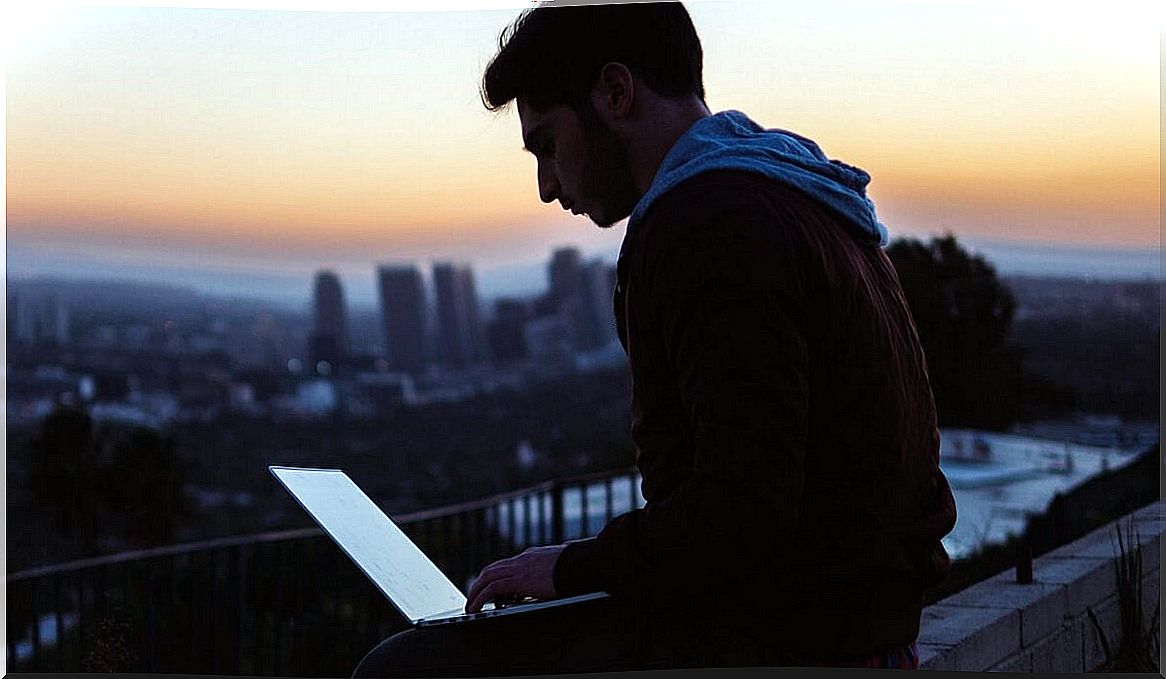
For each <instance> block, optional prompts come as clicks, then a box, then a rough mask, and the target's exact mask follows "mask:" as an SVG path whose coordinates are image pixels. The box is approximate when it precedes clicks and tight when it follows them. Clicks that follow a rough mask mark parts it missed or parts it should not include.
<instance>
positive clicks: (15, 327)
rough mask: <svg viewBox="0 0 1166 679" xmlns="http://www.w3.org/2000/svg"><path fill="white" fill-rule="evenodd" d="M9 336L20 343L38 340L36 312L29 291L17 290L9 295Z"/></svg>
mask: <svg viewBox="0 0 1166 679" xmlns="http://www.w3.org/2000/svg"><path fill="white" fill-rule="evenodd" d="M8 312H9V318H8V333H9V334H8V336H9V337H10V338H12V339H13V340H14V341H16V342H17V343H20V344H32V343H33V342H36V332H37V327H36V326H37V323H36V313H35V309H34V307H33V305H32V300H31V299H30V298H29V295H28V293H27V292H25V291H23V290H16V291H13V292H12V293H11V295H9V307H8Z"/></svg>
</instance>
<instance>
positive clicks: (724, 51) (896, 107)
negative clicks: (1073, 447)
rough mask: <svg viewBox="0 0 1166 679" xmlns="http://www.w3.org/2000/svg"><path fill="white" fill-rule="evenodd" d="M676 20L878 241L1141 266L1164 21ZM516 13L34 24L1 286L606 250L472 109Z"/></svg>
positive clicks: (505, 119)
mask: <svg viewBox="0 0 1166 679" xmlns="http://www.w3.org/2000/svg"><path fill="white" fill-rule="evenodd" d="M685 4H686V6H687V7H688V9H689V12H690V14H691V15H692V17H693V21H694V23H695V24H696V27H697V31H698V33H699V35H700V37H701V40H702V42H703V46H704V52H705V85H706V89H707V94H708V96H707V100H708V104H709V106H710V108H711V109H712V110H713V111H720V110H725V109H738V110H741V111H744V112H745V113H747V114H748V115H750V116H751V117H752V118H753V119H754V120H756V121H758V122H759V123H761V124H762V125H764V126H767V127H780V128H785V129H790V130H793V131H796V132H799V133H800V134H803V135H806V136H809V137H811V138H813V139H815V140H816V141H817V142H818V143H819V144H820V145H821V146H822V148H823V150H824V151H825V152H826V153H827V155H829V156H830V157H832V158H838V159H840V160H844V161H846V162H848V163H851V164H854V165H858V166H859V167H862V168H864V169H866V170H867V171H868V172H870V173H871V175H872V176H873V181H872V183H871V185H870V188H869V191H870V195H871V197H872V198H873V199H874V200H875V203H876V205H877V208H878V211H879V214H880V217H881V218H882V220H883V222H884V223H886V224H887V225H888V227H889V228H890V231H891V235H892V237H895V236H904V235H912V236H928V235H931V234H935V233H939V232H942V231H947V230H950V231H952V232H954V233H955V234H956V235H957V236H958V237H960V238H961V239H965V240H967V241H969V242H972V243H977V242H981V243H1008V242H1016V243H1018V244H1026V245H1025V247H1028V248H1032V247H1034V246H1039V245H1053V246H1074V247H1088V248H1139V249H1141V250H1142V251H1143V255H1145V253H1147V252H1149V251H1150V250H1153V249H1155V248H1157V247H1158V245H1159V240H1160V236H1159V200H1160V197H1159V185H1160V174H1159V168H1160V153H1159V117H1160V114H1159V71H1160V58H1161V57H1160V55H1161V53H1160V50H1159V45H1160V36H1161V33H1160V31H1161V26H1160V24H1159V22H1158V19H1159V17H1158V15H1156V14H1151V13H1149V10H1147V9H1142V8H1141V7H1142V6H1141V5H1138V4H1132V3H1125V4H1123V3H1120V2H1118V3H1088V4H1078V5H1067V6H1065V7H1067V8H1068V9H1065V10H1060V11H1053V9H1052V8H1050V6H1048V5H1043V4H1035V5H1031V6H1030V5H1026V6H1025V7H1010V6H1009V5H1008V4H1007V3H1002V2H979V3H951V2H947V3H922V2H898V3H871V2H864V3H856V2H850V3H844V2H827V1H823V0H815V1H814V2H809V1H804V2H792V1H767V2H728V1H710V0H697V1H694V2H686V3H685ZM1013 4H1017V5H1019V4H1021V3H1013ZM524 6H526V5H525V4H522V3H513V4H512V6H511V7H510V8H503V9H493V10H489V11H479V10H474V11H466V10H462V11H442V12H423V13H422V12H415V11H394V12H379V13H369V12H320V11H310V12H309V11H280V10H245V9H234V10H232V9H198V8H182V7H156V8H152V9H149V8H139V7H106V8H95V7H77V8H73V9H70V10H67V11H64V12H62V13H60V14H58V15H56V16H55V17H52V18H51V19H47V20H45V21H43V22H42V23H41V24H40V25H38V26H37V27H36V29H35V30H31V31H30V32H28V33H27V35H24V36H23V37H22V39H20V40H18V41H17V42H15V43H14V44H12V45H10V47H9V52H8V55H7V90H6V93H7V99H6V106H7V125H6V133H7V137H6V180H7V187H6V190H7V194H6V197H7V210H6V216H7V271H8V275H9V277H10V278H11V277H20V276H28V275H33V274H36V273H45V272H49V273H61V272H72V273H75V274H77V275H81V274H84V273H94V274H97V273H101V272H109V271H127V272H132V271H138V272H153V273H152V274H150V275H154V276H162V275H165V272H166V271H172V272H174V274H173V275H174V277H175V278H176V279H183V280H186V279H189V280H192V281H193V280H196V279H197V277H198V275H199V274H200V273H201V274H202V275H204V276H205V277H207V278H212V277H213V278H216V279H218V280H219V281H220V282H221V281H222V280H224V279H229V278H230V277H231V276H236V277H238V278H237V280H239V281H245V280H254V278H255V276H264V275H267V276H268V277H269V278H270V279H271V280H275V278H278V277H283V279H285V280H292V279H294V280H297V281H302V289H303V294H304V295H306V294H307V291H308V290H309V288H310V276H311V274H312V272H314V271H315V270H316V269H319V268H324V267H329V268H333V269H336V270H337V271H339V272H340V273H341V275H342V277H344V276H348V277H351V278H352V280H354V281H355V280H364V281H367V284H368V285H371V279H372V271H373V268H374V267H375V265H376V264H377V263H379V262H386V261H399V260H418V261H420V262H425V261H429V260H433V259H442V258H453V259H459V260H467V261H471V262H473V263H474V264H475V266H477V267H478V268H479V269H482V268H490V267H506V266H512V267H513V266H518V265H523V264H525V263H529V262H539V261H542V260H544V259H545V258H546V257H547V255H548V253H549V251H550V249H551V248H553V247H557V246H563V245H576V246H579V247H580V248H582V249H583V250H584V252H585V253H593V252H594V253H599V252H610V251H613V250H614V249H616V248H618V246H619V242H620V240H621V238H622V236H623V231H624V230H623V225H622V224H621V225H618V226H616V227H615V228H612V229H609V230H606V231H601V230H600V229H598V228H596V227H595V226H594V225H592V224H591V223H590V222H589V221H587V220H586V219H585V218H583V217H573V216H571V215H570V214H569V213H566V212H564V211H562V210H561V208H560V207H559V206H558V205H557V204H554V205H544V204H542V203H541V202H540V201H539V200H538V194H537V190H536V187H535V181H534V170H535V166H534V160H533V158H532V157H530V156H529V155H528V154H525V153H523V152H521V150H520V148H521V145H522V144H521V139H520V135H519V129H518V119H517V114H516V113H514V112H513V111H511V112H508V113H505V114H502V115H496V114H492V113H490V112H488V111H486V110H485V109H484V108H483V107H482V106H481V104H480V102H479V99H478V89H477V88H478V83H479V79H480V76H481V73H482V70H483V68H484V66H485V65H486V63H487V61H488V60H489V58H490V57H491V56H492V55H493V54H494V52H495V50H496V47H497V39H498V34H499V32H500V31H501V30H502V28H503V27H504V26H506V25H507V24H508V23H509V22H510V21H511V20H513V18H514V17H515V16H516V15H517V13H518V11H520V10H521V8H522V7H524ZM404 7H406V8H408V7H412V8H416V7H417V4H416V3H414V4H405V5H404ZM1147 261H1149V260H1147ZM1154 262H1155V266H1156V262H1157V260H1156V258H1155V259H1154ZM247 276H250V278H247ZM192 277H193V278H192ZM364 284H365V283H360V285H364ZM240 285H250V284H249V283H240ZM368 293H369V296H370V297H371V289H370V291H368ZM362 294H363V293H362ZM357 296H360V295H359V294H358V295H357Z"/></svg>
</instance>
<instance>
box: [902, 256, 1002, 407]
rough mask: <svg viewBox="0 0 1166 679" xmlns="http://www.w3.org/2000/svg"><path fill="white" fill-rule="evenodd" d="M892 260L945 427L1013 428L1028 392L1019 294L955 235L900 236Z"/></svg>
mask: <svg viewBox="0 0 1166 679" xmlns="http://www.w3.org/2000/svg"><path fill="white" fill-rule="evenodd" d="M887 256H888V257H890V259H891V261H892V262H893V263H894V265H895V269H896V270H897V271H898V274H899V280H900V282H901V284H902V286H903V293H904V295H905V296H906V298H907V304H908V306H909V307H910V308H911V313H912V315H913V316H914V318H915V325H916V328H917V329H918V331H919V339H920V341H921V342H922V344H923V351H924V354H925V355H926V357H927V369H928V374H929V375H930V377H931V388H932V391H933V392H934V394H935V404H936V409H937V411H938V415H939V424H940V426H961V427H975V428H982V429H992V430H1002V429H1005V428H1007V427H1008V426H1009V425H1011V424H1012V423H1013V422H1014V421H1016V419H1017V418H1018V416H1019V415H1020V414H1021V413H1022V412H1023V407H1024V404H1023V403H1022V401H1021V394H1022V392H1024V391H1025V380H1024V375H1023V372H1022V368H1021V352H1020V350H1019V349H1018V348H1017V347H1015V346H1014V345H1012V344H1011V343H1010V341H1009V333H1010V330H1011V327H1012V316H1013V312H1014V311H1015V309H1016V301H1015V299H1014V298H1013V295H1012V292H1011V291H1010V290H1009V289H1008V287H1007V286H1005V285H1004V284H1003V283H1001V282H1000V280H999V279H998V278H997V277H996V270H995V268H994V267H993V266H992V265H991V264H989V263H988V262H987V261H986V260H984V258H982V257H979V256H975V255H971V254H969V253H968V252H967V251H966V250H964V249H963V248H962V247H961V246H960V244H959V243H957V242H956V239H955V236H953V235H951V234H947V235H945V236H942V237H938V238H933V239H932V240H931V242H930V243H926V244H924V243H922V242H920V241H918V240H915V239H910V238H905V239H897V240H895V241H894V242H893V243H891V245H890V247H888V248H887Z"/></svg>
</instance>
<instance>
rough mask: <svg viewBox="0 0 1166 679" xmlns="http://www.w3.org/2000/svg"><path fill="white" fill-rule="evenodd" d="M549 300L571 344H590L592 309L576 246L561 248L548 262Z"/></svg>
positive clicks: (579, 346)
mask: <svg viewBox="0 0 1166 679" xmlns="http://www.w3.org/2000/svg"><path fill="white" fill-rule="evenodd" d="M547 274H548V276H547V277H548V278H549V279H550V283H551V289H550V294H549V298H550V302H551V304H552V306H553V308H554V310H555V314H556V315H557V316H559V318H560V319H561V321H562V325H563V332H564V333H565V334H566V337H567V342H568V345H569V346H570V347H571V348H573V349H574V348H580V349H582V348H587V347H588V346H589V345H590V344H591V343H592V342H591V340H590V334H591V329H590V326H591V323H590V322H589V317H590V313H589V312H588V310H587V301H586V299H585V297H584V292H583V274H582V266H581V265H580V257H579V250H578V249H577V248H559V249H557V250H555V251H554V253H552V255H551V262H550V264H549V265H548V266H547Z"/></svg>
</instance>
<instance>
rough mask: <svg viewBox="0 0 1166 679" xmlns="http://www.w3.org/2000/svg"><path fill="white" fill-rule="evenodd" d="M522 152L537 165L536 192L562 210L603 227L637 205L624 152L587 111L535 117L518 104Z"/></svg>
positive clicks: (554, 112)
mask: <svg viewBox="0 0 1166 679" xmlns="http://www.w3.org/2000/svg"><path fill="white" fill-rule="evenodd" d="M518 117H519V119H520V120H521V122H522V139H523V142H524V144H525V148H526V149H527V150H528V151H530V152H531V153H532V154H534V157H535V159H536V160H537V162H538V193H539V198H541V199H542V201H543V202H544V203H550V202H553V201H555V200H558V201H559V203H560V204H561V205H562V206H563V209H564V210H570V211H571V212H573V213H575V214H586V215H587V216H588V217H590V218H591V221H593V222H595V224H596V225H598V226H600V227H603V228H606V227H609V226H611V225H612V224H615V223H616V222H618V221H619V220H621V219H623V218H625V217H627V216H628V215H630V214H631V213H632V209H633V208H635V206H636V202H637V201H638V200H639V198H640V197H639V195H638V192H637V191H636V188H635V182H634V180H633V178H632V172H631V167H630V163H629V162H628V154H627V149H626V148H625V147H624V145H623V143H622V142H621V141H620V140H619V138H618V137H617V136H616V134H615V132H613V131H611V130H610V129H609V128H608V127H607V126H606V125H604V124H603V121H602V120H600V119H599V117H598V116H597V115H596V114H595V112H594V111H592V110H590V109H588V110H586V111H585V112H584V113H583V115H579V114H577V113H576V112H575V111H574V109H572V108H571V107H569V106H555V107H553V108H551V109H549V110H547V111H543V112H539V111H535V110H534V109H532V108H530V107H529V106H528V105H527V104H526V103H525V102H523V101H522V100H519V102H518Z"/></svg>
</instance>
